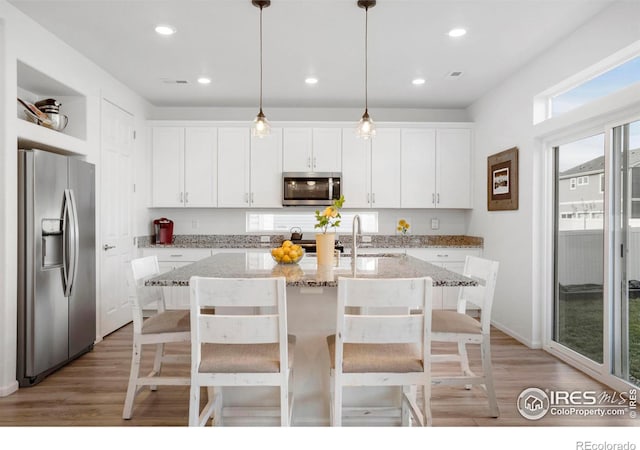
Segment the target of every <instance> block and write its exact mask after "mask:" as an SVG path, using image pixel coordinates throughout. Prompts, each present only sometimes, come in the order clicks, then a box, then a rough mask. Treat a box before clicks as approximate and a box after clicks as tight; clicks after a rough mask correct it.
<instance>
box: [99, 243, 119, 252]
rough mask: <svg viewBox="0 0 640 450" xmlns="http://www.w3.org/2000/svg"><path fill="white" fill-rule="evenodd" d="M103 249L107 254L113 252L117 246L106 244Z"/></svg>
mask: <svg viewBox="0 0 640 450" xmlns="http://www.w3.org/2000/svg"><path fill="white" fill-rule="evenodd" d="M102 248H103V249H104V251H105V252H106V251H107V250H111V249H112V248H116V246H115V245H109V244H104V246H103V247H102Z"/></svg>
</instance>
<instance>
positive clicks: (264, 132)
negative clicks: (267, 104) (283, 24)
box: [251, 0, 271, 138]
mask: <svg viewBox="0 0 640 450" xmlns="http://www.w3.org/2000/svg"><path fill="white" fill-rule="evenodd" d="M251 4H252V5H253V6H255V7H257V8H260V111H259V112H258V115H257V116H256V118H255V119H254V121H253V127H252V128H251V134H252V136H256V137H259V138H262V137H265V136H268V135H269V134H271V125H270V124H269V121H268V120H267V117H266V116H265V115H264V113H263V112H262V9H263V8H267V7H268V6H269V5H271V0H251Z"/></svg>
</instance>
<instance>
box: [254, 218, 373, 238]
mask: <svg viewBox="0 0 640 450" xmlns="http://www.w3.org/2000/svg"><path fill="white" fill-rule="evenodd" d="M356 214H357V215H359V216H360V222H361V223H360V225H361V227H362V232H363V233H377V232H378V213H377V212H353V211H349V212H340V215H341V216H342V220H341V223H340V226H339V227H338V228H337V229H336V232H337V233H351V226H352V223H353V217H354V216H355V215H356ZM246 220H247V224H246V230H247V232H262V231H268V232H280V233H289V232H290V231H291V228H292V227H299V228H300V229H302V232H303V233H309V239H313V238H314V236H313V235H312V234H311V233H316V232H317V231H318V230H317V229H316V228H314V225H315V224H316V218H315V214H314V212H313V211H302V212H291V213H290V212H277V213H265V212H260V213H259V212H248V213H247V215H246ZM305 239H306V238H305Z"/></svg>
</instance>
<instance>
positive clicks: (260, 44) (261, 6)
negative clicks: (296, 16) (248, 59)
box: [260, 6, 262, 112]
mask: <svg viewBox="0 0 640 450" xmlns="http://www.w3.org/2000/svg"><path fill="white" fill-rule="evenodd" d="M260 112H262V6H260Z"/></svg>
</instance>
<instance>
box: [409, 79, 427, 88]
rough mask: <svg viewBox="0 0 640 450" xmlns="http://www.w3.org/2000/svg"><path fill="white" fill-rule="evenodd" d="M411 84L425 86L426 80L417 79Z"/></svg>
mask: <svg viewBox="0 0 640 450" xmlns="http://www.w3.org/2000/svg"><path fill="white" fill-rule="evenodd" d="M411 83H413V84H414V85H416V86H420V85H422V84H425V83H426V80H425V79H424V78H415V79H413V80H412V81H411Z"/></svg>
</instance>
